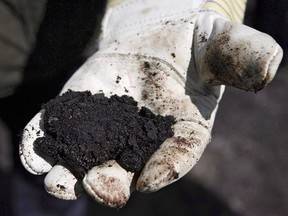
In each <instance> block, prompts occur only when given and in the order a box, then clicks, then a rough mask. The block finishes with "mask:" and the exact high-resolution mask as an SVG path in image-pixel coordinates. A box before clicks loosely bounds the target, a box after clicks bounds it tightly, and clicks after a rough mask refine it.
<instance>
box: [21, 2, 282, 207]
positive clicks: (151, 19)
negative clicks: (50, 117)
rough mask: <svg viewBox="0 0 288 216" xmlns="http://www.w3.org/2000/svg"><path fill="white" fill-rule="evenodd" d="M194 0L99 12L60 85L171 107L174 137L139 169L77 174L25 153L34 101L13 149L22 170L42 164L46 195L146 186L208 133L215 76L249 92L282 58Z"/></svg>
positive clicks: (193, 151) (170, 176)
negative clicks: (94, 29)
mask: <svg viewBox="0 0 288 216" xmlns="http://www.w3.org/2000/svg"><path fill="white" fill-rule="evenodd" d="M202 3H203V1H201V0H194V1H190V0H182V1H177V0H158V1H155V0H146V1H144V0H143V1H137V0H130V1H126V2H124V3H120V4H118V5H116V6H113V7H110V9H108V10H107V11H106V16H105V17H104V20H103V26H102V31H103V32H102V36H101V38H100V44H99V47H100V48H99V51H98V52H96V53H95V54H94V55H93V56H92V57H91V58H90V59H88V61H87V62H86V63H85V64H84V65H83V66H82V67H81V68H80V69H79V70H78V71H77V72H76V73H75V74H74V75H73V76H72V77H71V78H70V80H69V81H68V82H67V83H66V85H65V86H64V88H63V90H62V93H64V92H66V91H67V90H68V89H72V90H74V91H86V90H89V91H91V92H92V94H96V93H102V92H103V93H104V94H105V96H107V97H110V96H111V95H113V94H116V95H119V96H121V95H129V96H132V97H133V98H134V99H135V100H136V101H137V102H138V105H139V107H141V106H145V107H147V108H149V109H150V110H151V111H152V112H154V113H155V114H161V115H164V116H166V115H172V116H174V117H175V119H176V123H175V124H174V125H173V131H174V136H173V137H171V138H168V139H167V140H166V141H165V142H164V143H163V144H162V145H161V147H160V148H159V149H158V150H157V151H156V152H155V153H154V154H153V155H152V156H151V158H150V159H149V161H148V162H147V164H146V166H145V167H144V168H143V170H142V172H141V174H140V175H138V174H137V175H135V176H134V173H131V172H127V171H126V170H124V169H123V168H122V167H121V166H120V165H118V164H117V163H116V162H115V161H108V162H106V163H104V164H102V165H100V166H95V167H94V168H92V169H91V170H89V171H88V173H87V174H86V175H85V177H84V179H83V181H82V182H81V180H77V179H76V178H75V177H74V175H73V174H72V173H71V172H70V171H69V170H68V169H67V168H65V165H64V166H63V164H60V163H57V161H51V160H47V159H45V158H43V157H40V156H39V155H37V153H35V152H34V149H33V142H34V140H35V139H36V138H38V137H41V136H44V135H45V134H44V132H43V131H42V130H41V128H42V124H43V122H42V116H41V115H43V114H44V111H43V110H42V111H41V112H40V113H38V114H37V115H36V116H35V117H34V118H33V119H32V120H31V121H30V122H29V123H28V125H27V126H26V128H25V129H24V133H23V140H22V142H21V144H20V157H21V160H22V162H23V165H24V166H25V168H26V169H27V170H28V171H30V172H31V173H33V174H44V173H47V172H48V174H47V176H46V178H45V188H46V190H47V191H48V192H49V193H50V194H53V195H54V196H56V197H58V198H61V199H76V198H77V197H79V196H80V195H81V194H82V192H84V191H86V192H87V193H88V194H89V195H90V196H92V197H93V198H94V199H95V200H96V201H98V202H100V203H102V204H104V205H108V206H111V207H121V206H123V205H125V203H126V202H127V200H128V199H129V196H130V194H131V192H132V191H133V190H134V189H135V188H136V190H138V191H140V192H153V191H157V190H159V189H160V188H162V187H165V186H167V185H168V184H171V183H173V182H175V181H176V180H178V179H180V178H181V177H182V176H184V175H185V174H186V173H187V172H188V171H189V170H190V169H191V168H192V167H193V166H194V165H195V163H196V162H197V161H198V160H199V158H200V156H201V155H202V153H203V151H204V149H205V147H206V145H207V144H208V143H209V141H210V138H211V137H210V136H211V129H212V126H213V122H214V118H215V114H216V110H217V107H218V103H219V101H220V99H221V96H222V94H223V91H224V86H223V85H229V86H234V87H237V88H240V89H244V90H248V91H258V90H260V89H262V88H263V87H264V86H265V85H266V84H267V83H269V82H270V81H271V80H272V79H273V77H274V75H275V72H276V70H277V68H278V65H279V63H280V61H281V58H282V50H281V48H280V47H279V45H278V44H277V43H276V42H275V41H274V40H273V39H272V38H271V37H270V36H268V35H266V34H263V33H260V32H258V31H256V30H254V29H252V28H249V27H247V26H244V25H241V24H237V23H232V22H230V21H228V20H227V19H226V18H225V17H224V16H222V15H221V14H218V13H217V12H215V11H209V10H207V9H205V10H204V9H201V5H202ZM62 93H61V94H62ZM82 186H83V187H82ZM134 187H135V188H134ZM83 188H84V189H83Z"/></svg>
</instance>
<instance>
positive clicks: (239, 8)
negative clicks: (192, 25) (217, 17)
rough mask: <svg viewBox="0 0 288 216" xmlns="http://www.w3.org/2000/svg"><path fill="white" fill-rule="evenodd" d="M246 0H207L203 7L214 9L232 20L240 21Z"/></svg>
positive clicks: (241, 20) (242, 17)
mask: <svg viewBox="0 0 288 216" xmlns="http://www.w3.org/2000/svg"><path fill="white" fill-rule="evenodd" d="M246 3H247V0H207V1H205V2H204V4H203V8H204V9H207V10H213V11H216V12H218V13H220V14H222V15H223V16H225V17H226V18H227V19H229V20H230V21H232V22H236V23H242V22H243V19H244V14H245V9H246Z"/></svg>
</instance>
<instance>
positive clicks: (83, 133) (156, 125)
mask: <svg viewBox="0 0 288 216" xmlns="http://www.w3.org/2000/svg"><path fill="white" fill-rule="evenodd" d="M42 108H43V109H45V115H44V132H45V136H44V137H42V138H38V139H37V140H36V141H35V150H36V151H37V153H39V154H42V155H48V156H50V157H52V158H54V159H56V160H59V161H62V162H64V163H65V164H66V165H67V166H68V167H69V168H70V169H71V171H72V172H74V174H75V175H76V176H78V177H79V178H82V177H83V176H84V175H85V173H86V172H87V171H88V170H89V169H91V168H92V167H93V166H95V165H99V164H102V163H104V162H105V161H108V160H111V159H115V160H116V161H117V162H118V163H119V164H120V165H121V166H122V167H123V168H124V169H126V170H127V171H131V172H138V171H141V169H142V168H143V166H144V165H145V163H146V162H147V160H148V159H149V157H150V156H151V155H152V153H153V152H154V151H155V150H156V149H157V148H158V147H159V145H161V144H162V143H163V142H164V141H165V140H166V139H167V138H169V137H171V136H173V131H172V129H171V126H172V125H173V123H174V117H172V116H161V115H155V114H153V113H152V112H151V111H150V110H149V109H147V108H145V107H142V108H141V109H140V110H139V108H138V107H137V102H136V101H135V100H134V99H133V98H132V97H129V96H121V97H119V96H117V95H113V96H111V97H110V98H107V97H105V96H104V95H103V94H95V95H92V94H91V93H90V92H88V91H86V92H73V91H68V92H67V93H65V94H63V95H62V96H58V97H56V98H55V99H52V100H50V101H49V102H48V103H47V104H44V105H43V106H42Z"/></svg>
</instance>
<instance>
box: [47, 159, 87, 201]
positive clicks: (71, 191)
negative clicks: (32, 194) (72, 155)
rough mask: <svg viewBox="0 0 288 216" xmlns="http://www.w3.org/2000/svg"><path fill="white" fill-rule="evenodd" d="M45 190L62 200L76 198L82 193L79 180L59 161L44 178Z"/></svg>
mask: <svg viewBox="0 0 288 216" xmlns="http://www.w3.org/2000/svg"><path fill="white" fill-rule="evenodd" d="M44 184H45V189H46V191H47V192H48V193H49V194H51V195H53V196H55V197H57V198H59V199H64V200H76V199H77V198H79V197H80V196H81V195H82V194H83V191H84V189H83V187H82V183H81V181H78V180H77V179H76V178H75V176H74V175H73V174H72V173H71V172H70V171H69V170H68V169H67V168H66V167H64V166H63V165H62V164H61V163H58V164H56V165H55V166H54V167H53V168H52V169H51V170H50V172H49V173H48V174H47V175H46V177H45V179H44Z"/></svg>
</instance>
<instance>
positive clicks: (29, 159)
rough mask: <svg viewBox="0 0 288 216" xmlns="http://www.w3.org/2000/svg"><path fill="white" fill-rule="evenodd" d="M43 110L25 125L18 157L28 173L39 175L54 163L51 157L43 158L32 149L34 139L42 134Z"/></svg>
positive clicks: (48, 169) (47, 170)
mask: <svg viewBox="0 0 288 216" xmlns="http://www.w3.org/2000/svg"><path fill="white" fill-rule="evenodd" d="M43 114H44V110H42V111H40V112H39V113H38V114H36V115H35V116H34V118H33V119H32V120H31V121H30V122H29V123H28V124H27V125H26V127H25V128H24V131H23V135H22V140H21V143H20V146H19V154H20V159H21V162H22V164H23V166H24V167H25V168H26V170H28V171H29V172H30V173H32V174H35V175H41V174H43V173H47V172H49V171H50V169H51V168H52V165H53V164H55V161H54V160H52V159H51V158H44V157H43V156H40V155H38V154H37V153H36V152H35V150H34V141H35V140H36V139H37V138H39V137H43V136H44V132H43V130H42V128H43V127H42V124H43V121H42V115H43Z"/></svg>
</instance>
